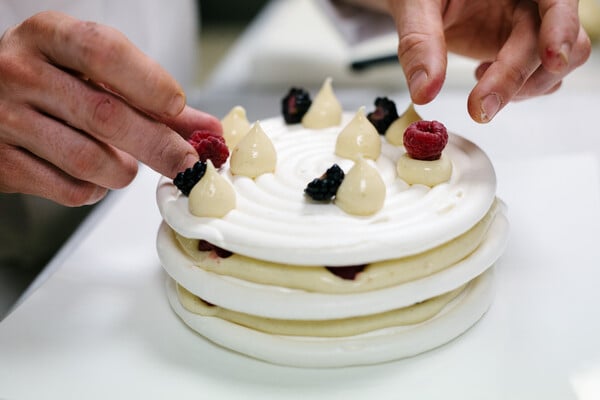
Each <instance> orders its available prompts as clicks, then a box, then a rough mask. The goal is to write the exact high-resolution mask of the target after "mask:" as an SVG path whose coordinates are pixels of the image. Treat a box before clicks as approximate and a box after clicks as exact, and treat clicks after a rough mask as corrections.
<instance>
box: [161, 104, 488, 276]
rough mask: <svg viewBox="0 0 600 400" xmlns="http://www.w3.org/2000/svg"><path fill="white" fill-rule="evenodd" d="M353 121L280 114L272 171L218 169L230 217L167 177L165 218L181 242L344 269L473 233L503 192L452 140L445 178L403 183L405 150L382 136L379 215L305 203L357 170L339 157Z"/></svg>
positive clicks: (477, 153) (475, 151)
mask: <svg viewBox="0 0 600 400" xmlns="http://www.w3.org/2000/svg"><path fill="white" fill-rule="evenodd" d="M353 117H354V114H353V113H346V114H344V116H343V119H342V123H341V124H340V125H337V126H334V127H330V128H325V129H315V130H313V129H306V128H304V127H302V126H301V125H299V124H297V125H292V126H288V125H285V123H284V121H283V118H281V117H275V118H271V119H267V120H264V121H262V122H261V126H262V128H263V130H264V132H265V133H266V135H267V136H268V137H269V139H270V140H271V142H272V143H273V146H274V147H275V149H276V154H277V161H276V163H277V165H276V167H275V170H274V171H273V172H266V173H263V174H261V175H260V176H257V177H256V178H249V177H246V176H241V175H234V174H232V173H231V171H230V166H229V162H228V163H226V164H225V165H224V166H222V167H221V168H220V170H219V173H220V174H221V175H222V176H223V177H224V178H225V179H227V180H229V181H230V182H231V184H232V185H233V186H234V188H235V192H236V208H235V209H233V210H231V211H230V212H229V213H227V215H225V216H224V217H222V218H207V217H196V216H194V215H192V214H191V213H190V211H189V207H188V198H187V197H185V196H183V195H181V193H180V192H179V191H178V190H177V188H176V187H175V186H174V185H173V184H172V182H171V181H170V180H169V179H167V178H162V179H161V181H160V182H159V185H158V189H157V203H158V206H159V209H160V212H161V214H162V216H163V219H164V220H165V221H166V222H167V223H168V224H169V225H170V226H171V227H172V228H173V229H174V230H175V231H177V232H178V233H179V234H180V235H182V236H185V237H188V238H197V239H200V238H201V239H204V240H207V241H209V242H211V243H212V244H214V245H216V246H219V247H222V248H225V249H228V250H230V251H232V252H234V253H238V254H243V255H245V256H248V257H252V258H256V259H261V260H266V261H270V262H277V263H285V264H292V265H328V266H344V265H356V264H364V263H370V262H373V261H382V260H389V259H394V258H400V257H405V256H408V255H412V254H418V253H421V252H423V251H426V250H428V249H429V248H431V247H435V246H439V245H441V244H443V243H445V242H448V241H449V240H451V239H453V238H455V237H457V236H459V235H461V234H462V233H464V232H466V231H467V230H469V229H470V228H471V227H473V225H475V224H476V223H477V222H478V221H479V220H480V219H481V218H482V217H483V216H484V215H485V214H486V212H487V211H488V210H489V208H490V206H491V204H492V202H493V201H494V197H495V191H496V179H495V174H494V170H493V167H492V165H491V162H490V161H489V159H488V158H487V156H486V155H485V154H484V153H483V152H482V151H481V149H479V148H478V147H477V146H476V145H474V144H473V143H471V142H469V141H467V140H466V139H464V138H461V137H460V136H457V135H452V134H451V135H450V138H449V143H448V146H447V147H446V149H445V150H444V155H445V157H447V158H448V159H449V160H451V162H452V176H451V177H450V179H449V180H448V181H447V182H444V183H442V184H440V185H436V186H435V187H432V188H428V187H426V186H423V185H412V186H411V185H409V184H407V183H406V182H404V181H403V180H402V179H399V178H398V176H397V172H396V162H397V160H398V159H399V157H400V156H402V154H404V149H403V148H402V147H400V146H394V145H391V144H389V143H388V142H387V141H386V140H382V148H381V155H380V156H379V157H378V158H377V160H376V161H375V162H374V167H375V168H376V169H377V171H378V173H379V175H380V176H381V178H382V180H383V182H384V183H385V187H386V195H385V201H384V203H383V206H382V208H381V209H380V210H378V211H377V212H375V213H374V214H372V215H368V216H360V217H359V216H349V215H348V214H347V213H346V212H344V211H343V210H341V209H340V208H339V207H338V206H337V205H336V204H334V203H330V204H312V203H311V202H308V201H306V199H305V197H304V193H303V190H304V187H306V184H307V183H308V182H310V181H311V180H312V179H313V178H314V177H317V176H320V175H321V174H322V172H323V171H325V170H326V169H327V168H329V167H330V166H331V165H332V164H334V163H337V164H338V165H339V166H340V167H341V168H342V169H343V170H344V171H345V172H348V171H349V170H350V169H351V168H352V166H353V164H354V162H353V161H352V160H349V159H345V158H342V157H340V156H338V155H336V154H335V145H336V139H337V137H338V135H339V132H340V130H341V128H342V127H343V126H345V125H346V124H347V123H349V122H350V121H351V119H352V118H353ZM246 138H247V137H246ZM246 138H245V139H246Z"/></svg>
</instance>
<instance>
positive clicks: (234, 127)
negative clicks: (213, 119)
mask: <svg viewBox="0 0 600 400" xmlns="http://www.w3.org/2000/svg"><path fill="white" fill-rule="evenodd" d="M221 124H222V125H223V137H224V138H225V143H226V144H227V147H228V148H229V151H231V150H232V149H234V148H235V146H237V144H238V143H239V142H240V140H242V138H243V137H244V136H245V135H246V134H247V133H248V131H249V130H250V122H248V118H247V117H246V109H244V107H242V106H235V107H233V108H232V109H231V110H230V111H229V113H227V115H226V116H225V117H223V119H222V120H221Z"/></svg>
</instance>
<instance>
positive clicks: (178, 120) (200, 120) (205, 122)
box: [161, 106, 223, 139]
mask: <svg viewBox="0 0 600 400" xmlns="http://www.w3.org/2000/svg"><path fill="white" fill-rule="evenodd" d="M161 121H162V122H163V123H165V124H166V125H167V126H169V127H170V128H171V129H173V130H174V131H175V132H177V133H179V134H180V135H181V136H183V137H184V138H186V139H187V138H189V137H190V136H191V135H192V133H194V131H197V130H208V131H211V132H212V133H214V134H215V135H222V134H223V127H222V126H221V121H220V120H219V119H218V118H217V117H215V116H213V115H211V114H208V113H205V112H204V111H200V110H197V109H195V108H192V107H190V106H186V107H185V108H184V109H183V111H182V112H181V114H179V115H178V116H176V117H175V118H163V119H161Z"/></svg>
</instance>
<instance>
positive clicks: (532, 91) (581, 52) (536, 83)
mask: <svg viewBox="0 0 600 400" xmlns="http://www.w3.org/2000/svg"><path fill="white" fill-rule="evenodd" d="M590 52H591V45H590V41H589V38H588V36H587V34H586V33H585V31H584V30H583V28H582V29H580V31H579V35H578V37H577V40H576V41H575V42H574V45H573V50H572V51H571V58H570V62H569V65H568V66H567V68H566V69H563V70H562V71H561V72H558V73H556V72H550V71H548V69H546V68H545V67H544V66H543V65H542V66H540V67H538V69H537V70H536V71H535V72H534V73H533V75H531V77H530V78H529V79H528V80H527V82H526V83H525V85H523V87H522V88H521V90H519V93H518V94H517V96H516V100H523V99H527V98H531V97H535V96H538V95H542V94H550V93H554V92H555V91H556V90H558V88H559V87H560V86H561V85H560V83H561V81H562V79H563V78H564V77H565V76H567V75H568V74H569V73H570V72H571V71H573V70H574V69H575V68H577V67H579V66H580V65H582V64H583V63H585V61H586V60H587V59H588V58H589V56H590Z"/></svg>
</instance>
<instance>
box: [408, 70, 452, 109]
mask: <svg viewBox="0 0 600 400" xmlns="http://www.w3.org/2000/svg"><path fill="white" fill-rule="evenodd" d="M443 83H444V82H443V79H440V78H437V77H435V76H432V75H431V74H430V73H428V72H427V71H426V70H424V69H419V70H417V71H416V72H414V73H412V74H411V75H410V77H409V79H408V90H409V92H410V97H411V100H412V102H413V103H415V104H419V105H423V104H427V103H429V102H430V101H432V100H433V99H434V98H435V97H436V96H437V95H438V93H439V92H440V90H441V88H442V85H443Z"/></svg>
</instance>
